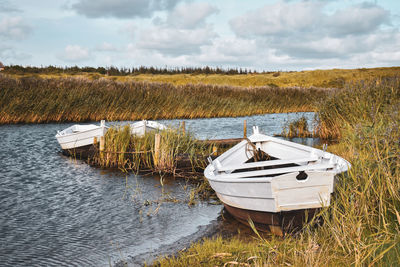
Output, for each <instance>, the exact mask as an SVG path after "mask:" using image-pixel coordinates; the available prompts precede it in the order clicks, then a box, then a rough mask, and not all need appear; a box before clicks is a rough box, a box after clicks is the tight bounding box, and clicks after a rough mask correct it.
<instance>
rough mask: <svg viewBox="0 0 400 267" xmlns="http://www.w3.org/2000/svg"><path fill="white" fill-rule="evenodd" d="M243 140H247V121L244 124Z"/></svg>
mask: <svg viewBox="0 0 400 267" xmlns="http://www.w3.org/2000/svg"><path fill="white" fill-rule="evenodd" d="M243 138H247V120H244V122H243Z"/></svg>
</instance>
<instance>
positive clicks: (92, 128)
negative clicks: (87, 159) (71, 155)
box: [56, 120, 108, 150]
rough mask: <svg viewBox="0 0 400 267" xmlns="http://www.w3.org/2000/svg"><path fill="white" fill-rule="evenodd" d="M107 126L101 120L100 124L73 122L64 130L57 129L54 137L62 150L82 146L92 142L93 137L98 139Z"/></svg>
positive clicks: (103, 133)
mask: <svg viewBox="0 0 400 267" xmlns="http://www.w3.org/2000/svg"><path fill="white" fill-rule="evenodd" d="M107 129H108V127H106V126H105V121H104V120H102V121H101V123H100V126H98V125H94V124H88V125H78V124H75V125H73V126H71V127H68V128H67V129H65V130H62V131H59V132H58V133H57V134H56V138H57V141H58V143H59V144H60V146H61V148H62V149H64V150H68V149H76V148H82V147H85V146H90V145H93V144H94V141H95V138H96V139H97V141H100V137H101V136H104V135H105V133H106V132H107Z"/></svg>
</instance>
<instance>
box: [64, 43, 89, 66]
mask: <svg viewBox="0 0 400 267" xmlns="http://www.w3.org/2000/svg"><path fill="white" fill-rule="evenodd" d="M58 57H59V58H61V59H63V60H65V61H69V62H80V61H84V60H87V59H89V58H91V56H90V53H89V50H88V49H86V48H83V47H80V46H79V45H67V46H66V47H65V49H64V53H62V54H59V56H58Z"/></svg>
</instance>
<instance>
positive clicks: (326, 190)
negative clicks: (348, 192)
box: [209, 172, 334, 212]
mask: <svg viewBox="0 0 400 267" xmlns="http://www.w3.org/2000/svg"><path fill="white" fill-rule="evenodd" d="M307 174H308V178H307V180H305V181H298V180H297V179H296V175H297V174H293V173H288V174H284V175H280V176H279V177H274V179H269V178H265V179H260V178H253V179H257V181H252V180H253V179H252V178H250V179H249V178H245V179H241V180H238V181H237V182H232V181H231V182H228V183H226V182H223V181H215V180H209V182H210V185H211V187H212V188H213V189H214V190H215V192H216V193H217V196H218V198H219V199H220V200H221V201H222V202H223V203H225V204H227V205H229V206H232V207H236V208H240V209H246V210H255V211H264V212H280V211H290V210H298V209H313V208H320V207H322V206H329V205H330V194H331V193H332V192H333V183H334V173H333V172H308V173H307Z"/></svg>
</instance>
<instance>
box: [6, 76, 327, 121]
mask: <svg viewBox="0 0 400 267" xmlns="http://www.w3.org/2000/svg"><path fill="white" fill-rule="evenodd" d="M0 88H2V90H1V91H0V123H2V124H5V123H45V122H63V121H74V122H81V121H98V120H100V119H106V120H109V121H111V120H139V119H172V118H210V117H235V116H247V115H253V114H264V113H278V112H301V111H313V110H315V106H314V103H315V102H316V101H318V100H320V99H322V98H324V97H325V96H326V94H327V91H326V90H324V89H317V88H308V89H304V88H298V87H293V88H273V87H255V88H243V87H232V86H213V85H202V84H197V85H194V84H187V85H181V86H174V85H172V84H168V83H149V82H134V81H129V82H118V81H113V80H109V79H97V80H91V79H87V78H79V77H78V78H72V77H69V78H40V77H21V78H12V77H11V76H7V75H0Z"/></svg>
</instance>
